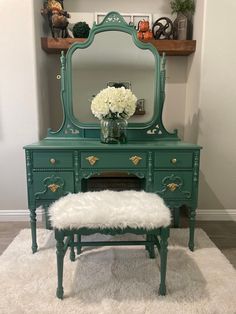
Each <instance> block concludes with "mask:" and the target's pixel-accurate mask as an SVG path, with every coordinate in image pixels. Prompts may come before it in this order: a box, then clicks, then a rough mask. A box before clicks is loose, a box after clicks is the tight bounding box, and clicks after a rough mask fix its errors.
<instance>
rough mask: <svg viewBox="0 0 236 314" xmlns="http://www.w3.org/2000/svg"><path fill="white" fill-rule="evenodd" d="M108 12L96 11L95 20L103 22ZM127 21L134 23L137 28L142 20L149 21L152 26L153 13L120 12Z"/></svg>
mask: <svg viewBox="0 0 236 314" xmlns="http://www.w3.org/2000/svg"><path fill="white" fill-rule="evenodd" d="M107 13H108V12H96V13H95V22H96V23H97V24H99V23H101V22H102V21H103V19H104V17H105V16H106V15H107ZM120 15H121V16H122V17H123V18H124V20H125V21H126V23H128V24H130V23H132V24H134V25H135V26H136V28H138V23H139V21H141V20H146V21H149V25H150V26H152V14H151V13H121V14H120Z"/></svg>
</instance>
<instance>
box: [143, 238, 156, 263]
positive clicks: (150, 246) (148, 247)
mask: <svg viewBox="0 0 236 314" xmlns="http://www.w3.org/2000/svg"><path fill="white" fill-rule="evenodd" d="M146 240H147V241H151V242H152V243H150V244H147V245H145V248H146V250H147V251H148V254H149V257H150V258H155V250H154V239H153V236H152V235H151V234H147V235H146Z"/></svg>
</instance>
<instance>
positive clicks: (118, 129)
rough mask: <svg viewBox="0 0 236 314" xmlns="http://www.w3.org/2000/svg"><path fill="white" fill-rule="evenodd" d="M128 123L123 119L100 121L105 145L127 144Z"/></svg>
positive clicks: (101, 137)
mask: <svg viewBox="0 0 236 314" xmlns="http://www.w3.org/2000/svg"><path fill="white" fill-rule="evenodd" d="M127 125H128V122H127V120H126V119H123V118H102V119H101V120H100V126H101V129H100V135H101V136H100V139H101V142H102V143H105V144H119V143H120V144H124V143H126V142H127V134H126V129H127Z"/></svg>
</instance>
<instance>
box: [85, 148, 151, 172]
mask: <svg viewBox="0 0 236 314" xmlns="http://www.w3.org/2000/svg"><path fill="white" fill-rule="evenodd" d="M90 156H95V157H96V158H97V160H96V162H95V164H94V165H91V164H90V162H89V159H88V158H89V157H90ZM135 156H136V157H138V158H141V159H140V160H139V161H138V163H137V164H135V163H133V162H132V160H131V159H132V158H133V157H135ZM134 161H135V159H134ZM146 166H147V153H145V152H140V151H134V150H132V151H130V152H117V153H116V154H114V152H113V151H110V152H102V151H101V152H100V151H98V152H96V153H94V154H93V155H91V152H88V153H81V168H93V167H95V168H98V169H100V168H103V169H104V168H105V169H114V168H115V169H120V168H121V169H122V168H134V169H137V168H145V167H146Z"/></svg>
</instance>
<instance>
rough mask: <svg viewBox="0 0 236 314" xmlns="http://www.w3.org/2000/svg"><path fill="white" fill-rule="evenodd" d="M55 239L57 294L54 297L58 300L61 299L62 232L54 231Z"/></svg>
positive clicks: (63, 253) (63, 251)
mask: <svg viewBox="0 0 236 314" xmlns="http://www.w3.org/2000/svg"><path fill="white" fill-rule="evenodd" d="M55 238H56V241H57V245H56V247H57V252H56V254H57V292H56V295H57V297H58V298H59V299H63V295H64V289H63V264H64V256H65V251H66V250H65V249H64V234H63V231H59V230H57V229H56V230H55Z"/></svg>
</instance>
